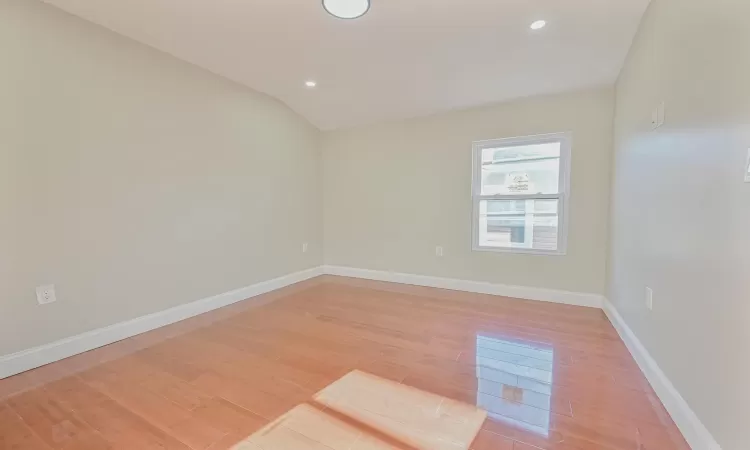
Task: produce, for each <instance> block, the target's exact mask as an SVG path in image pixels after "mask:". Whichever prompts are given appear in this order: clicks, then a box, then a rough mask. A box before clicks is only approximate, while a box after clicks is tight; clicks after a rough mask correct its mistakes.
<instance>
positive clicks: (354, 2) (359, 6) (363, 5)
mask: <svg viewBox="0 0 750 450" xmlns="http://www.w3.org/2000/svg"><path fill="white" fill-rule="evenodd" d="M323 8H324V9H325V10H326V11H328V13H329V14H330V15H332V16H334V17H338V18H339V19H356V18H357V17H362V16H364V15H365V13H367V11H369V9H370V0H323Z"/></svg>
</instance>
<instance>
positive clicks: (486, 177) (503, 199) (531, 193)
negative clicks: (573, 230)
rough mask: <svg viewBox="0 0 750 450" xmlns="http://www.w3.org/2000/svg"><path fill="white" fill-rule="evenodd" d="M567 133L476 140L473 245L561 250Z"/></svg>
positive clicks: (510, 249)
mask: <svg viewBox="0 0 750 450" xmlns="http://www.w3.org/2000/svg"><path fill="white" fill-rule="evenodd" d="M570 147H571V136H570V134H569V133H557V134H546V135H540V136H527V137H520V138H509V139H495V140H491V141H481V142H475V143H474V146H473V177H472V200H473V204H474V207H473V216H474V217H473V221H472V224H473V232H472V239H473V249H474V250H490V251H506V252H518V253H541V254H564V253H565V251H566V236H567V226H566V225H567V221H566V219H567V217H568V194H569V178H570V177H569V174H570Z"/></svg>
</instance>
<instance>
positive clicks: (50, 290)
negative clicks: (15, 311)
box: [36, 284, 57, 305]
mask: <svg viewBox="0 0 750 450" xmlns="http://www.w3.org/2000/svg"><path fill="white" fill-rule="evenodd" d="M36 301H37V302H38V303H39V304H40V305H46V304H48V303H53V302H56V301H57V295H56V294H55V285H54V284H47V285H44V286H38V287H37V288H36Z"/></svg>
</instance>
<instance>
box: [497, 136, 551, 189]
mask: <svg viewBox="0 0 750 450" xmlns="http://www.w3.org/2000/svg"><path fill="white" fill-rule="evenodd" d="M559 180H560V143H559V142H550V143H545V144H533V145H519V146H514V147H500V148H485V149H483V150H482V195H496V194H504V195H512V194H557V193H559V192H558V191H559Z"/></svg>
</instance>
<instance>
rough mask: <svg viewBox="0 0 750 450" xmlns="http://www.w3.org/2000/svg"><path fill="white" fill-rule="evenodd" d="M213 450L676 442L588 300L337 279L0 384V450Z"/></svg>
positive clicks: (559, 449) (551, 447) (599, 447)
mask: <svg viewBox="0 0 750 450" xmlns="http://www.w3.org/2000/svg"><path fill="white" fill-rule="evenodd" d="M352 379H356V380H358V381H357V382H356V383H354V384H352V383H351V382H349V381H347V380H352ZM342 383H344V384H345V383H349V384H348V386H349V388H347V389H349V390H346V389H343V390H342V388H340V386H343V384H342ZM332 393H335V395H334V394H332ZM436 405H437V406H436ZM474 423H476V426H474V425H473V424H474ZM480 424H481V425H480ZM453 428H455V429H456V431H455V433H454V434H451V433H453V432H451V431H450V430H451V429H453ZM477 430H478V432H477ZM467 433H468V434H467ZM454 436H460V439H459V438H458V437H454ZM472 438H473V439H472ZM464 441H466V442H464ZM468 442H471V444H470V445H469V446H468V447H467V443H468ZM227 448H235V449H237V450H245V449H263V450H281V449H293V450H305V449H327V450H330V449H333V450H339V449H341V450H375V449H383V448H391V449H401V450H415V449H419V450H433V449H438V448H439V449H443V448H446V449H456V450H461V449H463V450H466V449H467V448H471V449H473V450H538V449H544V450H589V449H591V450H593V449H596V450H689V446H688V445H687V444H686V443H685V441H684V439H683V438H682V436H681V435H680V433H679V431H678V430H677V428H676V426H675V425H674V423H673V422H672V420H671V418H670V417H669V415H668V414H667V412H666V410H665V409H664V407H663V406H662V405H661V403H660V402H659V400H658V398H657V397H656V395H655V394H654V392H653V390H652V389H651V387H650V386H649V384H648V382H647V381H646V379H645V378H644V376H643V375H642V373H641V372H640V371H639V369H638V367H637V366H636V364H635V362H634V361H633V359H632V357H631V356H630V354H629V353H628V351H627V349H626V348H625V346H624V344H623V343H622V341H621V340H620V339H619V337H618V336H617V333H616V332H615V330H614V329H613V328H612V326H611V325H610V324H609V322H608V321H607V319H606V318H605V316H604V314H603V313H602V311H600V310H595V309H589V308H581V307H574V306H567V305H557V304H550V303H543V302H534V301H524V300H516V299H509V298H503V297H493V296H489V295H479V294H468V293H460V292H453V291H445V290H439V289H430V288H420V287H412V286H404V285H395V284H389V283H380V282H372V281H363V280H353V279H347V278H340V277H329V276H326V277H319V278H316V279H314V280H310V281H308V282H304V283H300V284H298V285H295V286H292V287H289V288H286V289H282V290H280V291H276V292H274V293H270V294H267V295H265V296H262V297H260V298H255V299H251V300H248V301H246V302H241V303H238V304H235V305H232V306H230V307H227V308H223V309H221V310H217V311H214V312H211V313H208V314H204V315H202V316H199V317H196V318H193V319H189V320H186V321H183V322H180V323H177V324H174V325H171V326H168V327H164V328H161V329H158V330H154V331H152V332H149V333H145V334H143V335H139V336H136V337H133V338H130V339H126V340H124V341H121V342H118V343H116V344H112V345H109V346H106V347H102V348H100V349H97V350H94V351H91V352H87V353H84V354H81V355H78V356H75V357H72V358H68V359H66V360H63V361H59V362H57V363H53V364H50V365H48V366H45V367H41V368H39V369H36V370H32V371H29V372H26V373H23V374H20V375H16V376H14V377H10V378H7V379H4V380H0V450H5V449H14V450H20V449H44V450H49V449H66V450H67V449H139V450H140V449H194V450H206V449H211V450H215V449H227Z"/></svg>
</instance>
